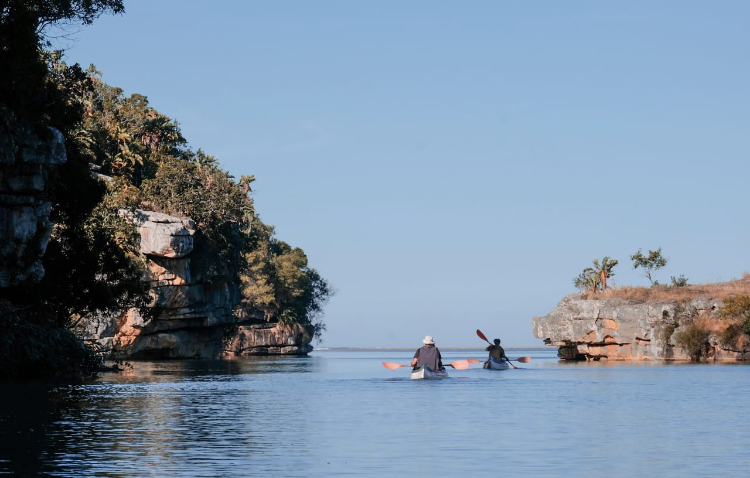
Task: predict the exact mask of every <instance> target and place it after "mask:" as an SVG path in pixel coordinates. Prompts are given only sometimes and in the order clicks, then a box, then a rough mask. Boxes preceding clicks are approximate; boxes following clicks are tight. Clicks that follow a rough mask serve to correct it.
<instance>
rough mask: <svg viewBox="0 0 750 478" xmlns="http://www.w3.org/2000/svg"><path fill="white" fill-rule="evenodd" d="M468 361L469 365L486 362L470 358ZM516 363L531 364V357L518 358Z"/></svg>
mask: <svg viewBox="0 0 750 478" xmlns="http://www.w3.org/2000/svg"><path fill="white" fill-rule="evenodd" d="M466 360H468V361H469V363H479V362H484V360H479V359H473V358H470V359H466ZM508 360H510V359H508ZM516 362H523V363H529V362H531V357H518V358H517V359H516Z"/></svg>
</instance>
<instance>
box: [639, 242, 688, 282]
mask: <svg viewBox="0 0 750 478" xmlns="http://www.w3.org/2000/svg"><path fill="white" fill-rule="evenodd" d="M630 260H632V261H633V269H638V268H639V267H641V268H643V269H644V271H645V274H646V277H647V278H648V280H649V282H651V284H652V285H655V284H658V283H657V282H654V280H653V279H652V278H651V274H653V273H654V272H655V271H657V270H659V269H661V268H662V267H664V266H666V265H667V259H666V258H664V257H662V255H661V247H660V248H658V249H657V250H655V251H651V250H649V251H648V256H644V255H643V253H642V252H641V250H640V249H638V252H636V253H635V254H633V255H632V256H630ZM685 282H686V283H687V279H685Z"/></svg>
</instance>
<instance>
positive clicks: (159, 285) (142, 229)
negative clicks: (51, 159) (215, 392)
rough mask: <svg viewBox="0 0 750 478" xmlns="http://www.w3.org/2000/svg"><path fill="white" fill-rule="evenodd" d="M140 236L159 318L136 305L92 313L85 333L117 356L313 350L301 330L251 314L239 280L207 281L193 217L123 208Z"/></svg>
mask: <svg viewBox="0 0 750 478" xmlns="http://www.w3.org/2000/svg"><path fill="white" fill-rule="evenodd" d="M122 214H124V215H125V216H126V217H127V218H128V219H129V220H130V222H131V223H133V224H134V225H135V226H136V228H137V231H138V233H139V235H140V248H141V252H142V253H143V254H144V255H145V256H146V258H147V272H146V275H147V277H146V278H145V280H147V281H148V282H149V284H150V287H151V296H152V306H153V307H154V308H155V312H156V314H155V316H154V317H153V318H149V319H145V318H144V317H142V316H141V315H140V314H139V313H138V311H137V310H136V309H131V310H126V311H122V312H121V313H120V314H117V315H115V316H97V317H92V318H90V319H88V320H86V321H85V322H83V323H82V324H81V328H80V330H79V333H80V334H81V335H82V336H83V337H84V338H85V339H86V340H88V341H91V342H96V343H97V344H98V345H99V346H100V347H101V348H102V349H103V350H104V351H105V352H107V353H108V354H110V355H111V356H112V357H114V358H125V359H127V358H133V359H138V358H150V359H162V358H165V359H166V358H215V357H220V356H237V355H268V354H272V355H278V354H290V355H301V354H306V353H308V352H310V351H311V350H312V347H310V345H309V342H308V341H306V339H305V335H304V334H303V333H302V331H301V330H300V329H298V328H295V327H283V326H280V325H279V324H275V323H266V322H263V321H261V320H258V319H254V318H252V317H247V316H245V314H243V313H242V312H241V311H240V310H239V309H238V304H239V303H240V296H239V291H238V288H237V287H236V286H235V285H233V284H231V283H230V284H224V285H220V286H215V285H210V284H207V283H205V282H204V281H203V280H202V278H201V277H200V276H199V275H198V274H196V273H195V272H194V271H193V270H192V269H191V266H190V262H191V256H192V253H193V236H194V234H195V226H194V224H193V222H192V221H191V220H190V219H186V218H179V217H174V216H169V215H166V214H162V213H157V212H150V211H140V210H139V211H136V212H135V213H130V212H123V213H122Z"/></svg>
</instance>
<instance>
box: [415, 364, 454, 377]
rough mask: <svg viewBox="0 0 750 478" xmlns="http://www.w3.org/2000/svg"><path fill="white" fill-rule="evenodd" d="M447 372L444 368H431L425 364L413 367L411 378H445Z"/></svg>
mask: <svg viewBox="0 0 750 478" xmlns="http://www.w3.org/2000/svg"><path fill="white" fill-rule="evenodd" d="M447 377H448V372H446V371H445V370H432V369H431V368H430V367H428V366H427V365H422V366H421V367H419V368H415V369H414V370H412V371H411V379H412V380H423V379H424V380H439V379H441V378H447Z"/></svg>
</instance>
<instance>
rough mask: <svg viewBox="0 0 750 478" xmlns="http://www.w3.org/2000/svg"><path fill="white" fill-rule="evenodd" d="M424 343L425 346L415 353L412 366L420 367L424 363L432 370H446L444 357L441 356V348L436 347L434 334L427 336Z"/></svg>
mask: <svg viewBox="0 0 750 478" xmlns="http://www.w3.org/2000/svg"><path fill="white" fill-rule="evenodd" d="M422 343H423V344H424V346H422V347H420V348H418V349H417V351H416V352H415V353H414V359H412V361H411V366H412V367H414V368H419V367H421V366H422V365H426V366H427V367H429V368H431V369H432V370H444V369H445V367H443V357H441V356H440V350H439V349H438V348H437V347H435V340H433V338H432V335H427V336H425V338H424V340H423V341H422Z"/></svg>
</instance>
